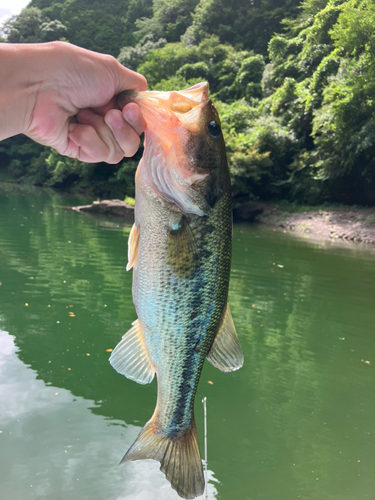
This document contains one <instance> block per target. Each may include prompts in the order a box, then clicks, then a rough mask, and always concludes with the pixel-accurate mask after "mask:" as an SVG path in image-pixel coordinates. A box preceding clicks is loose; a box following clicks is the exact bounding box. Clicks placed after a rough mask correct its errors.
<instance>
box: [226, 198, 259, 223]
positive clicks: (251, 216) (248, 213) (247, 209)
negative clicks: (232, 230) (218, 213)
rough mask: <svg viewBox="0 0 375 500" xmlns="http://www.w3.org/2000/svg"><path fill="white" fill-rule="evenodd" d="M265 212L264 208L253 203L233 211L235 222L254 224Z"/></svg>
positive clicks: (249, 202)
mask: <svg viewBox="0 0 375 500" xmlns="http://www.w3.org/2000/svg"><path fill="white" fill-rule="evenodd" d="M262 212H263V207H262V206H261V205H259V204H258V203H255V202H253V201H247V202H246V203H243V204H242V205H240V206H239V207H237V208H235V209H234V211H233V220H234V221H235V222H244V221H246V222H254V220H255V218H256V217H258V215H260V214H261V213H262Z"/></svg>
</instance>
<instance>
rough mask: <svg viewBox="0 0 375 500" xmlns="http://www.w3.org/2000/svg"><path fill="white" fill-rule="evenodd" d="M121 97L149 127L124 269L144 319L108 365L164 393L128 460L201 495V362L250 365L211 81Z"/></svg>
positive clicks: (184, 493) (185, 492)
mask: <svg viewBox="0 0 375 500" xmlns="http://www.w3.org/2000/svg"><path fill="white" fill-rule="evenodd" d="M124 99H125V100H127V101H129V100H133V101H134V102H137V103H138V104H139V105H140V107H141V109H142V112H143V115H144V117H145V119H146V122H147V129H146V133H145V151H144V155H143V158H142V160H141V162H140V165H139V166H138V169H137V174H136V197H135V200H136V203H135V223H134V226H133V228H132V231H131V234H130V237H129V264H128V267H127V269H129V268H131V267H133V301H134V305H135V308H136V311H137V315H138V320H137V321H136V322H135V323H134V324H133V328H132V329H131V330H129V332H128V333H127V334H125V335H124V337H123V339H122V341H121V342H120V343H119V345H118V346H117V347H116V348H115V350H114V351H113V353H112V355H111V358H110V361H111V363H112V365H113V366H114V368H115V369H116V370H117V371H119V372H120V373H122V374H123V375H125V376H127V377H128V378H130V379H132V380H135V381H137V382H139V383H142V384H144V383H149V382H151V380H152V378H153V376H154V374H155V373H156V376H157V383H158V393H157V405H156V408H155V412H154V415H153V416H152V418H151V419H150V420H149V422H147V423H146V425H145V426H144V428H143V429H142V431H141V432H140V434H139V436H138V437H137V439H136V441H135V442H134V443H133V445H132V446H131V447H130V449H129V450H128V451H127V453H126V454H125V456H124V458H123V460H122V462H126V461H129V460H138V459H142V458H152V459H154V460H158V461H159V462H160V463H161V467H160V468H161V470H162V471H163V472H164V473H165V475H166V478H167V479H168V480H169V481H170V483H171V486H172V488H174V489H175V490H176V491H177V493H178V494H179V495H180V496H181V497H183V498H194V497H196V496H198V495H200V494H202V493H203V488H204V478H203V470H202V463H201V458H200V454H199V447H198V438H197V430H196V425H195V420H194V398H195V394H196V390H197V386H198V382H199V378H200V375H201V371H202V368H203V363H204V361H205V359H206V358H207V359H208V360H209V361H210V362H211V363H212V364H213V365H214V366H216V367H217V368H219V369H220V370H222V371H234V370H237V369H238V368H240V367H241V366H242V363H243V355H242V352H241V348H240V346H239V343H238V339H237V334H236V331H235V327H234V324H233V320H232V317H231V314H230V310H229V306H228V286H229V274H230V261H231V241H232V208H231V187H230V180H229V171H228V165H227V161H226V155H225V146H224V141H223V138H222V136H221V134H220V121H219V117H218V115H217V112H216V110H215V108H214V106H213V105H212V103H211V101H210V100H209V98H208V84H206V83H205V84H198V85H197V86H194V87H192V88H191V89H187V90H185V91H180V92H178V93H177V92H171V93H168V92H164V93H158V92H138V93H136V92H134V93H131V94H129V93H128V94H126V95H125V97H124ZM210 131H211V132H210ZM213 132H214V133H213ZM134 359H138V360H139V362H134ZM129 360H131V361H129Z"/></svg>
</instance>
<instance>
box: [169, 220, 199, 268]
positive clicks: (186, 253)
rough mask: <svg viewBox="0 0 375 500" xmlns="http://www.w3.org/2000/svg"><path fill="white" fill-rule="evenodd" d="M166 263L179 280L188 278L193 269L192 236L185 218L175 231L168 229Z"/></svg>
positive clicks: (193, 250) (193, 245)
mask: <svg viewBox="0 0 375 500" xmlns="http://www.w3.org/2000/svg"><path fill="white" fill-rule="evenodd" d="M166 263H167V265H168V266H169V268H170V269H171V270H172V271H173V272H175V273H176V274H177V275H178V276H180V277H181V278H184V277H187V276H189V275H190V274H191V273H192V271H193V270H194V268H195V263H196V251H195V241H194V235H193V232H192V230H191V228H190V226H189V223H188V221H187V220H186V217H185V216H183V217H182V218H181V221H180V224H179V226H178V227H177V228H176V229H174V228H171V229H169V232H168V238H167V253H166Z"/></svg>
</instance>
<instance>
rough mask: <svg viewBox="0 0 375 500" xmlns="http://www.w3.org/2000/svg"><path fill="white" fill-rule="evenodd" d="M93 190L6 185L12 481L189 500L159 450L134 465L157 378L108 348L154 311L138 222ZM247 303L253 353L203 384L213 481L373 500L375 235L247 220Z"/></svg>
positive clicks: (5, 313)
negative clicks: (133, 262) (141, 301)
mask: <svg viewBox="0 0 375 500" xmlns="http://www.w3.org/2000/svg"><path fill="white" fill-rule="evenodd" d="M76 201H77V200H74V199H73V198H69V197H67V196H65V197H63V196H59V195H57V194H56V193H49V192H39V191H29V192H26V191H22V190H18V189H16V188H12V189H10V188H4V187H3V188H0V282H1V285H0V430H1V434H0V498H1V500H27V499H34V498H40V499H51V500H60V499H64V500H65V499H67V500H68V499H69V500H78V499H79V500H85V499H87V500H89V499H90V500H159V499H160V500H164V499H165V500H169V499H170V500H173V499H175V500H176V499H177V498H179V497H178V496H177V495H176V493H175V492H174V491H173V490H171V488H170V486H169V483H168V482H167V481H166V480H165V478H164V476H163V474H162V473H161V472H160V471H159V468H158V464H157V463H156V462H153V461H139V462H132V463H128V464H125V465H122V466H118V462H119V460H120V459H121V458H122V456H123V454H124V453H125V451H126V450H127V448H128V446H129V445H130V444H131V443H132V441H133V440H134V439H135V437H136V435H137V433H138V432H139V430H140V428H141V427H142V426H143V424H144V423H145V422H146V421H147V420H148V419H149V418H150V416H151V415H152V413H153V410H154V406H155V399H156V385H155V383H152V384H151V385H149V386H140V385H138V384H135V383H134V382H131V381H129V380H127V379H125V378H124V377H122V376H121V375H118V374H117V373H116V372H115V371H114V370H113V369H112V368H111V366H110V365H109V363H108V357H109V353H108V352H106V350H107V349H110V348H113V347H114V346H115V345H116V344H117V342H118V341H119V340H120V338H121V336H122V335H123V334H124V332H125V331H127V330H128V328H129V327H130V325H131V322H132V321H134V320H135V319H136V316H135V311H134V307H133V304H132V299H131V272H130V273H127V272H126V271H125V265H126V261H127V236H128V234H129V227H126V226H124V225H123V224H122V223H121V222H118V221H117V220H114V219H112V220H108V219H106V220H104V219H102V220H98V219H94V218H90V217H88V216H84V215H80V214H77V213H75V212H72V211H69V210H66V209H64V206H67V205H71V204H74V203H75V202H76ZM79 201H80V202H81V201H82V200H79ZM230 303H231V309H232V313H233V317H234V321H235V323H236V326H237V331H238V334H239V338H240V341H241V344H242V348H243V351H244V354H245V364H244V367H243V368H242V369H241V370H240V371H238V372H235V373H233V374H223V373H220V372H219V371H217V370H216V369H215V368H213V367H212V366H211V365H209V364H208V363H206V364H205V368H204V370H203V374H202V378H201V382H200V385H199V389H198V395H197V400H196V414H197V421H198V424H199V425H198V427H199V428H198V431H199V435H200V443H201V449H203V446H202V445H203V439H202V437H203V421H202V420H203V410H202V405H201V400H202V398H203V397H204V396H206V397H207V400H208V466H209V478H210V480H209V498H210V499H214V498H216V499H220V500H232V499H236V500H237V499H238V500H255V499H267V500H293V499H305V500H331V499H334V500H357V499H358V500H360V499H366V498H368V499H370V500H373V499H374V498H375V251H374V250H371V249H369V248H363V247H359V246H345V247H339V246H329V245H328V246H326V247H323V246H319V245H317V244H313V243H311V242H305V241H298V240H296V239H292V238H291V237H289V236H288V235H284V234H282V233H278V232H274V231H272V230H268V229H259V228H254V227H245V226H238V227H236V228H235V230H234V246H233V264H232V276H231V285H230ZM26 304H28V305H27V306H26ZM69 313H70V314H69ZM73 315H74V316H73ZM366 361H369V362H370V364H368V363H366ZM208 381H211V382H213V384H209V383H208ZM201 498H203V497H201Z"/></svg>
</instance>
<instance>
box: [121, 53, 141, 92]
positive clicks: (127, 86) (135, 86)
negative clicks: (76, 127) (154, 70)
mask: <svg viewBox="0 0 375 500" xmlns="http://www.w3.org/2000/svg"><path fill="white" fill-rule="evenodd" d="M116 63H117V67H116V73H117V74H116V77H117V78H116V94H119V93H120V92H122V91H123V90H136V91H143V90H146V89H147V80H146V78H145V77H144V76H143V75H141V74H140V73H137V72H136V71H133V70H131V69H129V68H125V66H123V65H122V64H120V63H119V62H118V61H116Z"/></svg>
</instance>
